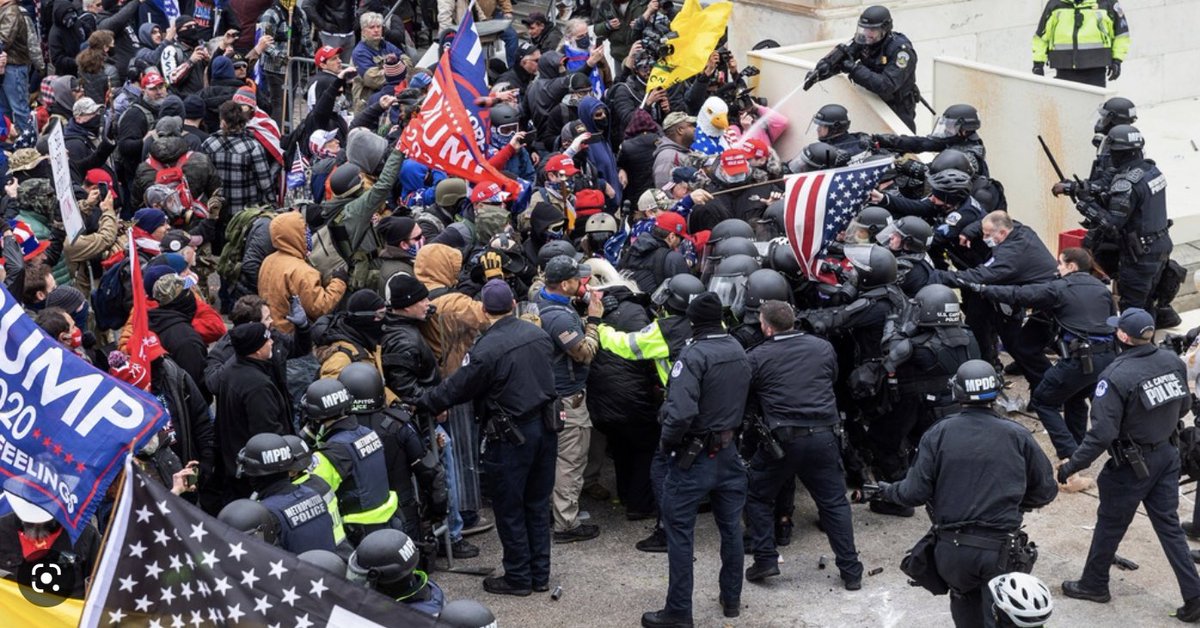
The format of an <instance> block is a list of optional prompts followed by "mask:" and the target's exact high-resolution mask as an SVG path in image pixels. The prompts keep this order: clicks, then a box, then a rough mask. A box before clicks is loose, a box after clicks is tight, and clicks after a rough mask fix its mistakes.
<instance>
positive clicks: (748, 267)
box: [708, 238, 759, 319]
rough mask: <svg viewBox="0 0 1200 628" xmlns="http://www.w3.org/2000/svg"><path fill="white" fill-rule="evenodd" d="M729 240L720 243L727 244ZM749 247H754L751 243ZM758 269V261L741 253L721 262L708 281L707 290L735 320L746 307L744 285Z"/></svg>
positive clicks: (730, 240)
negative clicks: (718, 299)
mask: <svg viewBox="0 0 1200 628" xmlns="http://www.w3.org/2000/svg"><path fill="white" fill-rule="evenodd" d="M740 239H742V238H731V239H729V240H726V241H725V242H722V244H729V243H730V242H732V241H733V240H740ZM751 246H754V244H753V243H751ZM758 269H759V265H758V260H756V259H754V258H753V257H751V256H749V255H745V254H743V253H737V254H734V255H730V256H728V257H726V258H724V259H722V260H721V265H720V266H717V269H716V271H715V272H714V273H713V277H712V278H711V279H709V280H708V290H709V292H712V293H714V294H716V295H717V297H719V298H720V299H721V305H722V306H724V307H727V308H729V310H730V311H731V312H732V313H733V316H734V317H735V318H739V319H740V318H741V317H742V313H743V312H744V311H745V307H746V283H747V282H748V281H749V279H750V275H751V274H753V273H754V271H756V270H758Z"/></svg>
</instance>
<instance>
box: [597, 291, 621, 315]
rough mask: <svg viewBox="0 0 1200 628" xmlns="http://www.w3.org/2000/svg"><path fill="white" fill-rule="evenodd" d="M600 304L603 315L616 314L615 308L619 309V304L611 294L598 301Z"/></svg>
mask: <svg viewBox="0 0 1200 628" xmlns="http://www.w3.org/2000/svg"><path fill="white" fill-rule="evenodd" d="M600 303H601V304H603V305H604V313H605V314H609V313H613V312H616V311H617V308H619V307H621V302H620V301H618V300H617V297H614V296H613V295H611V294H606V295H604V298H603V299H600Z"/></svg>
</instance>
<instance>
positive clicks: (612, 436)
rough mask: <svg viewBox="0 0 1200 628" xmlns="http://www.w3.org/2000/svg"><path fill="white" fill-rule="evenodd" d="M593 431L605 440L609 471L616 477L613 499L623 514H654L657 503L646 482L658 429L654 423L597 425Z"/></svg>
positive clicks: (652, 490)
mask: <svg viewBox="0 0 1200 628" xmlns="http://www.w3.org/2000/svg"><path fill="white" fill-rule="evenodd" d="M596 429H598V430H600V431H601V432H602V433H604V435H605V436H607V437H608V449H609V451H610V452H611V453H612V459H613V471H614V472H615V473H616V476H617V497H618V498H620V500H621V503H622V504H624V505H625V511H626V512H627V513H638V514H651V513H657V512H658V500H657V499H656V498H655V496H654V488H653V486H652V485H651V483H650V464H651V461H653V460H654V451H655V449H657V448H658V440H659V437H660V435H661V434H662V427H661V426H659V424H658V423H657V422H653V423H647V422H638V423H625V424H617V425H614V424H611V423H603V424H599V423H598V424H597V425H596Z"/></svg>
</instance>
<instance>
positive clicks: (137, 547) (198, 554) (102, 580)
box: [79, 465, 435, 628]
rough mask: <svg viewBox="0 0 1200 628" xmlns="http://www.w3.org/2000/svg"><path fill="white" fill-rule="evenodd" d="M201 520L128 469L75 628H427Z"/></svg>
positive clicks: (401, 609) (402, 611) (401, 608)
mask: <svg viewBox="0 0 1200 628" xmlns="http://www.w3.org/2000/svg"><path fill="white" fill-rule="evenodd" d="M434 623H435V620H434V619H433V618H432V617H430V616H428V615H424V614H422V613H418V612H416V611H414V610H411V609H409V608H408V607H407V606H405V605H403V604H400V603H397V602H394V601H392V600H389V599H388V598H386V597H384V596H382V595H380V594H378V593H376V592H375V591H372V590H370V589H367V588H365V587H362V586H360V585H356V584H353V583H351V582H348V581H346V580H344V579H342V578H340V577H338V576H335V575H333V574H331V573H329V572H327V571H324V570H322V569H320V568H318V567H315V566H313V565H310V564H308V563H305V562H303V561H301V560H300V559H298V558H296V557H295V556H294V555H292V554H289V553H288V552H286V551H284V550H282V549H280V548H278V547H275V546H273V545H268V544H267V543H264V542H263V541H260V540H258V539H257V538H255V537H251V536H248V535H246V534H244V533H242V532H239V531H237V530H234V529H233V528H230V527H229V526H227V525H225V524H224V523H221V522H220V521H218V520H216V519H215V518H213V517H210V516H209V515H207V514H205V513H203V512H201V511H200V509H198V508H196V507H195V506H193V505H191V504H189V503H187V502H186V501H184V500H183V499H181V498H179V497H177V496H175V495H174V494H173V493H171V491H170V490H168V489H167V487H165V486H163V485H161V484H159V483H157V482H155V481H154V480H151V479H148V478H147V477H146V476H145V475H144V474H143V473H141V472H140V471H138V470H136V469H131V468H130V467H129V466H128V465H127V466H126V482H125V486H124V487H123V489H122V491H121V496H120V498H119V499H118V502H117V505H116V509H115V511H114V513H113V522H112V525H111V527H110V528H109V533H108V540H107V544H106V545H105V547H104V551H103V554H102V557H101V561H100V565H99V567H98V569H97V571H96V575H95V577H94V579H93V582H92V587H91V589H90V590H89V591H88V596H87V600H86V601H85V606H84V611H83V618H82V620H81V622H80V624H79V625H80V626H86V627H94V626H149V627H151V628H185V627H192V628H200V627H202V626H261V627H263V628H275V627H278V628H310V627H313V626H346V627H350V626H354V627H356V628H358V627H365V628H371V627H374V626H398V625H403V626H412V627H415V628H421V627H423V626H433V625H434Z"/></svg>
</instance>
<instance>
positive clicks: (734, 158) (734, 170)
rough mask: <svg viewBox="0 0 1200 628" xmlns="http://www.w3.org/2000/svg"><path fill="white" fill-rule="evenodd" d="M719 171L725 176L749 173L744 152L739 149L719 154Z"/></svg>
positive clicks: (731, 149) (730, 149)
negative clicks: (722, 171) (723, 172)
mask: <svg viewBox="0 0 1200 628" xmlns="http://www.w3.org/2000/svg"><path fill="white" fill-rule="evenodd" d="M721 170H724V171H725V174H732V175H738V174H746V173H747V172H750V164H749V163H747V160H746V151H745V150H744V149H741V148H729V149H726V150H725V152H723V153H721Z"/></svg>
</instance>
